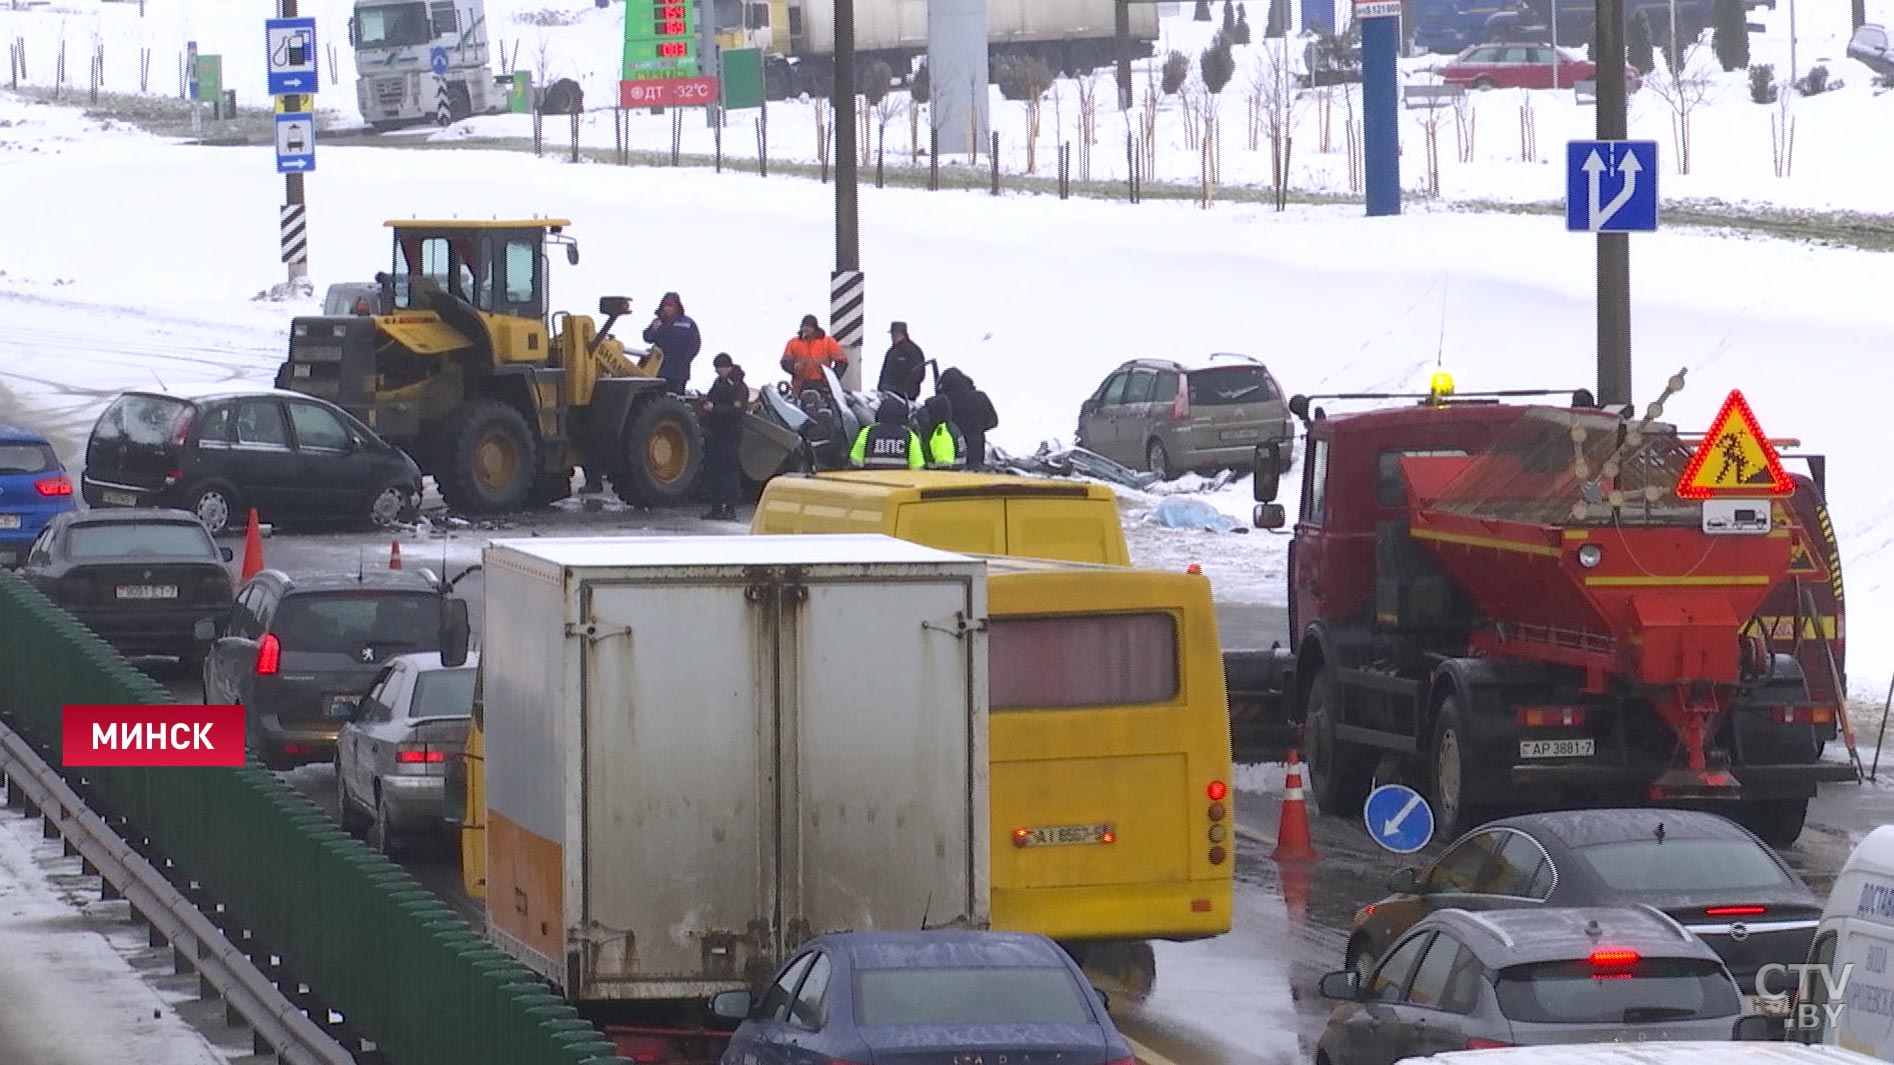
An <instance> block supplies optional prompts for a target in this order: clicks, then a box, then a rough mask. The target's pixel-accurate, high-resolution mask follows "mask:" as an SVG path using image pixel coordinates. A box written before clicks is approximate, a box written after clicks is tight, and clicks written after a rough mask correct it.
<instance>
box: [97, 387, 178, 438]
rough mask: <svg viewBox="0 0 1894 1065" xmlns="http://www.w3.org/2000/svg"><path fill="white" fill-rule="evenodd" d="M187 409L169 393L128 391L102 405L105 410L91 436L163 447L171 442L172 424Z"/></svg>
mask: <svg viewBox="0 0 1894 1065" xmlns="http://www.w3.org/2000/svg"><path fill="white" fill-rule="evenodd" d="M190 409H191V405H190V404H189V403H186V402H184V401H182V400H177V399H172V398H170V397H168V396H141V395H137V394H135V393H128V394H126V395H123V396H120V397H118V399H116V400H114V401H113V402H112V405H111V406H109V407H107V408H105V413H104V414H101V415H99V422H98V424H97V425H95V426H93V428H92V437H93V439H95V440H130V441H131V442H132V443H134V444H151V445H155V446H163V445H165V444H167V443H169V442H170V439H171V428H172V426H173V425H175V424H176V423H177V421H178V419H179V418H180V417H182V416H183V415H185V414H186V413H188V412H189V411H190Z"/></svg>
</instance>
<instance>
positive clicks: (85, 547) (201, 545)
mask: <svg viewBox="0 0 1894 1065" xmlns="http://www.w3.org/2000/svg"><path fill="white" fill-rule="evenodd" d="M216 547H217V545H216V544H215V543H213V542H211V538H210V534H209V533H207V532H205V531H204V527H203V526H202V525H198V524H196V523H194V522H183V521H170V522H148V521H141V522H138V523H137V524H116V523H115V524H111V525H75V526H73V527H72V529H71V530H70V531H69V532H67V533H66V555H67V557H69V558H73V559H100V558H133V557H140V556H145V555H169V556H177V557H182V558H216V557H217V551H216Z"/></svg>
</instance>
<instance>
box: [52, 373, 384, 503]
mask: <svg viewBox="0 0 1894 1065" xmlns="http://www.w3.org/2000/svg"><path fill="white" fill-rule="evenodd" d="M83 492H84V494H85V500H86V502H87V503H88V504H90V505H91V506H94V507H140V506H175V507H182V508H183V509H185V510H188V511H191V512H192V513H194V514H196V515H197V516H198V518H199V520H201V521H202V522H203V523H204V527H205V528H207V529H209V530H210V531H211V532H212V533H221V532H223V531H225V530H226V529H229V528H231V527H232V526H241V524H242V523H243V520H244V512H245V509H246V508H249V507H255V508H256V510H257V513H258V514H259V516H260V517H261V518H263V519H264V520H267V521H273V522H282V523H284V524H288V523H289V522H291V521H294V520H296V519H304V520H332V519H346V520H355V521H367V522H371V523H373V524H375V525H378V526H386V525H392V524H395V523H398V522H402V521H409V520H412V519H413V516H414V514H415V513H416V511H418V509H419V507H420V501H421V470H420V467H418V466H416V465H415V464H414V460H413V459H411V458H409V457H408V455H407V454H406V453H405V452H403V451H402V450H401V449H399V448H397V447H394V446H393V445H391V444H389V443H387V442H386V441H384V440H382V438H381V437H379V436H376V435H375V433H374V431H373V430H371V429H369V428H368V426H366V425H363V424H362V423H361V422H359V421H357V420H356V419H355V418H354V416H352V415H350V414H349V413H348V412H347V411H345V410H343V409H342V408H340V407H338V406H336V405H335V404H333V403H329V402H327V401H325V400H322V399H318V398H315V397H312V396H305V395H302V394H300V393H294V392H281V391H277V390H274V389H247V388H235V387H232V386H230V385H213V386H209V387H206V388H203V389H199V390H189V389H169V390H165V391H150V392H127V393H125V394H124V395H122V396H120V397H118V398H117V399H115V400H113V401H112V404H111V405H110V406H108V407H106V408H105V412H104V413H103V414H101V415H99V420H98V421H97V423H95V424H94V425H93V427H92V437H91V439H90V441H88V442H87V444H86V468H85V477H84V480H83Z"/></svg>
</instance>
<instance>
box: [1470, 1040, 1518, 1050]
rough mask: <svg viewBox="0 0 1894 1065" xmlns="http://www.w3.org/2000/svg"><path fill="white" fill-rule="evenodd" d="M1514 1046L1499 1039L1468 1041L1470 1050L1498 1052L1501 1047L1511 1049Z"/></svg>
mask: <svg viewBox="0 0 1894 1065" xmlns="http://www.w3.org/2000/svg"><path fill="white" fill-rule="evenodd" d="M1512 1045H1513V1044H1511V1043H1502V1042H1500V1041H1499V1040H1497V1039H1468V1040H1467V1049H1468V1050H1498V1049H1499V1048H1500V1047H1509V1046H1512Z"/></svg>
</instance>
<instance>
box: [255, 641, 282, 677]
mask: <svg viewBox="0 0 1894 1065" xmlns="http://www.w3.org/2000/svg"><path fill="white" fill-rule="evenodd" d="M282 666H283V645H282V644H281V643H280V642H278V640H277V639H276V637H275V636H264V637H263V640H262V642H260V643H258V644H257V645H256V675H257V676H259V677H272V676H275V675H276V671H277V670H278V669H281V668H282Z"/></svg>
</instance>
